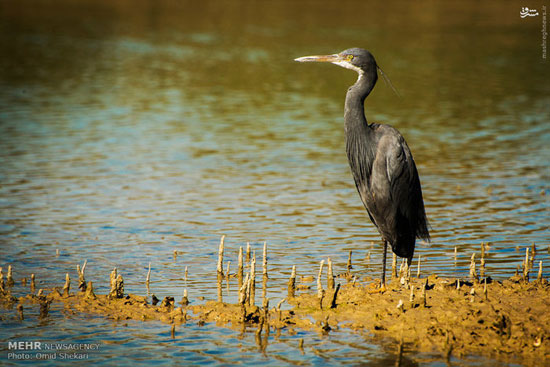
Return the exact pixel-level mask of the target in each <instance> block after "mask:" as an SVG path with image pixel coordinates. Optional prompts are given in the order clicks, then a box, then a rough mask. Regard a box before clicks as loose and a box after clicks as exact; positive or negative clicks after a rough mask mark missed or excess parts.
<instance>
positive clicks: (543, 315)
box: [0, 240, 550, 365]
mask: <svg viewBox="0 0 550 367" xmlns="http://www.w3.org/2000/svg"><path fill="white" fill-rule="evenodd" d="M222 243H223V240H222ZM220 247H221V249H220V259H221V260H219V261H218V269H217V270H218V273H217V274H218V276H217V281H218V289H219V290H220V289H221V283H222V282H223V281H224V280H227V279H228V278H227V277H228V276H229V277H231V278H233V277H237V278H239V279H238V281H239V287H238V289H239V301H238V302H237V303H234V304H230V303H225V302H223V301H222V298H221V292H219V293H218V295H219V297H218V300H206V301H204V302H203V303H199V304H197V303H198V301H197V302H192V303H193V304H190V302H189V300H188V299H187V296H186V295H184V297H183V298H182V299H181V300H175V299H174V298H173V297H165V298H164V299H163V300H158V299H156V297H154V296H152V297H146V296H140V295H133V294H127V293H125V292H124V280H123V277H122V275H121V274H117V270H116V269H114V270H113V272H112V273H111V276H110V289H111V290H110V292H109V293H108V294H103V295H102V294H95V292H94V290H93V287H94V286H93V284H92V282H86V280H85V276H84V268H85V265H84V266H83V267H82V269H81V268H80V266H79V267H77V269H78V271H77V275H78V282H77V286H76V287H75V286H73V287H74V288H76V289H71V279H70V276H69V275H68V274H67V276H66V282H65V286H64V287H63V288H54V289H50V290H38V292H36V289H35V285H34V277H31V283H30V287H29V293H28V294H26V295H23V296H20V297H14V296H12V294H11V291H10V289H11V287H12V286H13V284H14V278H13V275H12V274H11V273H12V272H11V269H10V271H9V273H8V277H7V278H6V280H5V281H4V274H3V273H1V274H0V275H1V283H0V286H1V287H0V307H2V308H4V309H16V310H17V311H18V314H19V317H20V318H21V319H23V318H24V314H25V310H27V309H29V308H35V307H38V308H39V310H40V317H48V310H49V307H50V305H51V304H52V303H58V304H61V305H63V306H64V307H65V308H66V309H69V310H72V311H73V312H81V313H91V314H98V315H102V316H104V317H107V318H109V319H113V320H140V321H149V320H157V321H161V322H163V323H166V324H169V325H171V328H172V333H173V334H174V333H175V330H176V327H180V325H182V324H185V323H187V322H192V323H198V324H200V323H210V322H213V323H216V324H217V325H219V326H223V327H230V328H233V329H240V330H243V331H244V330H255V331H256V335H257V337H258V338H260V340H261V338H262V336H263V337H264V338H265V337H266V336H268V335H269V333H271V332H276V333H280V332H285V331H288V332H294V331H295V330H296V329H304V330H313V331H316V332H318V333H320V334H328V333H330V332H332V331H334V330H340V331H342V330H346V331H349V332H350V333H355V332H360V333H362V334H363V335H367V336H368V337H367V339H371V340H372V342H373V343H377V342H380V341H381V340H389V341H390V342H391V343H393V344H394V345H395V351H396V354H397V357H398V358H399V356H400V355H401V354H402V353H403V351H406V352H414V351H418V352H428V353H434V354H437V355H441V356H443V357H444V358H450V357H451V356H456V357H459V358H464V357H468V356H485V357H490V358H494V359H496V360H499V361H502V362H513V363H521V364H524V365H541V364H542V365H545V364H549V363H550V340H549V339H548V338H549V336H550V318H548V311H549V310H550V306H549V304H548V300H549V299H550V285H549V284H548V281H547V280H546V279H544V278H542V277H541V276H540V274H541V272H539V276H538V277H537V278H536V279H533V280H530V279H529V270H530V269H531V268H532V267H533V266H532V265H533V262H531V265H529V261H528V260H529V256H528V255H526V262H525V263H524V270H523V271H522V272H518V274H516V275H515V276H514V277H512V278H510V279H507V280H503V281H495V280H492V279H491V278H490V277H480V276H478V274H477V271H476V262H475V256H472V264H473V265H472V267H471V269H470V276H469V277H468V278H467V279H449V278H440V277H438V276H437V275H435V274H432V275H430V276H428V277H420V274H418V276H417V277H412V276H411V274H410V273H411V272H410V270H409V269H406V268H401V269H400V271H399V272H398V271H397V269H396V266H395V263H394V267H393V269H392V271H391V281H389V282H388V284H387V285H386V288H385V289H384V290H382V291H381V290H380V287H379V282H378V280H375V279H371V278H368V277H366V278H363V279H357V278H356V277H355V276H353V275H352V274H351V273H350V272H349V269H350V268H351V254H350V262H349V266H348V272H346V273H344V274H340V275H337V276H335V275H333V273H332V265H331V262H330V259H327V260H328V261H327V262H328V266H327V269H326V272H325V271H324V267H323V265H324V261H322V262H321V264H320V269H319V273H318V274H314V275H312V276H310V277H305V278H304V277H303V278H302V279H301V280H300V279H297V278H296V274H295V272H294V271H293V275H292V276H291V278H290V279H289V281H288V296H287V297H286V298H285V299H283V300H269V299H268V298H266V292H265V289H266V284H267V281H268V274H267V262H266V261H265V260H264V263H263V269H264V271H263V272H262V276H261V277H262V280H263V282H262V289H263V292H262V296H261V298H260V297H258V296H255V279H256V277H260V275H259V274H258V276H256V274H255V263H256V260H255V256H254V257H253V258H250V257H247V258H246V259H245V260H244V261H243V259H242V258H241V257H244V256H243V255H242V251H241V252H240V254H239V255H240V256H239V258H240V261H239V270H238V271H237V273H236V274H224V273H223V266H222V265H223V248H222V247H223V245H222V244H221V245H220ZM247 254H248V251H247ZM482 256H483V254H482ZM265 258H266V257H265V251H264V259H265ZM482 259H483V257H482ZM245 261H250V266H249V267H248V268H246V266H243V263H244V262H245ZM525 264H527V266H526V267H525ZM245 268H246V269H247V270H248V272H247V273H246V276H243V275H244V269H245ZM540 268H542V264H540ZM315 278H317V289H311V288H312V287H311V286H308V285H306V284H305V283H308V282H309V283H311V281H312V280H315ZM325 280H326V282H325ZM19 281H21V282H22V283H23V282H25V284H26V282H27V281H26V279H25V280H22V279H20V280H19ZM304 282H305V283H304ZM324 284H326V287H323V285H324ZM275 302H276V303H275ZM283 303H287V305H288V306H290V307H288V306H287V307H285V309H282V308H281V305H282V304H283ZM288 308H290V309H288Z"/></svg>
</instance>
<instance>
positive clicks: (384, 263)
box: [380, 241, 388, 288]
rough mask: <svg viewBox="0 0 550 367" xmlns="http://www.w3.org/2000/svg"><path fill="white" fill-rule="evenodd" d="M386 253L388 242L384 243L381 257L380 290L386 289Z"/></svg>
mask: <svg viewBox="0 0 550 367" xmlns="http://www.w3.org/2000/svg"><path fill="white" fill-rule="evenodd" d="M387 253H388V241H384V255H383V256H382V279H381V281H380V288H383V287H384V288H385V287H386V255H387Z"/></svg>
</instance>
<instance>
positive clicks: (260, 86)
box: [0, 0, 550, 365]
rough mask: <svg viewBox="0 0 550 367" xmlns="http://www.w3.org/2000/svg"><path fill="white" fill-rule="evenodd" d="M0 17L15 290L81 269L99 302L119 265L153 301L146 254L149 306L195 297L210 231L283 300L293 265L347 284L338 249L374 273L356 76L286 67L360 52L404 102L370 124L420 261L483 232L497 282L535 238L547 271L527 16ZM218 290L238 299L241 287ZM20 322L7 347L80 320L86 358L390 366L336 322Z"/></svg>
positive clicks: (0, 217) (396, 7)
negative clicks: (265, 328)
mask: <svg viewBox="0 0 550 367" xmlns="http://www.w3.org/2000/svg"><path fill="white" fill-rule="evenodd" d="M0 7H1V8H2V11H0V18H1V21H0V30H1V31H2V32H0V44H1V46H2V50H4V52H3V54H2V57H0V70H2V71H1V72H0V83H1V86H2V87H1V88H0V145H1V147H2V149H0V161H1V164H0V167H1V169H0V208H1V209H0V248H1V252H2V257H1V261H0V262H1V264H0V266H3V267H5V266H7V265H8V264H12V265H13V266H14V276H15V277H16V279H20V278H21V277H24V276H27V277H28V276H30V274H31V273H35V274H36V282H37V288H46V287H51V286H60V287H61V286H62V285H63V281H64V275H65V273H66V272H71V274H73V272H74V269H75V266H76V264H77V263H80V264H82V263H83V262H84V261H85V260H87V261H88V266H87V274H86V277H87V279H88V280H91V281H93V283H94V285H96V289H97V292H101V293H105V292H107V291H108V274H109V273H110V271H111V270H112V269H113V268H114V267H115V266H116V267H118V269H119V271H120V272H121V273H122V274H123V276H124V279H125V288H126V290H127V291H129V292H134V293H138V294H146V293H147V289H146V284H145V279H146V275H147V271H148V264H149V262H150V263H151V275H150V282H149V287H150V290H151V293H153V294H155V295H156V296H158V297H159V298H160V299H162V298H164V297H165V296H174V297H175V298H176V299H180V298H181V295H182V294H183V291H184V289H187V290H188V292H189V299H190V301H191V302H201V301H200V300H199V297H200V296H203V297H205V298H206V299H216V297H218V288H217V287H215V286H214V284H215V281H216V278H215V273H216V269H215V264H216V254H217V251H216V250H217V244H218V241H219V238H220V236H221V235H222V234H225V235H227V238H226V257H225V258H226V260H230V261H231V263H232V264H237V254H238V251H239V247H240V246H243V247H244V244H245V243H246V242H247V241H251V245H252V250H253V251H256V252H257V255H259V254H260V251H261V250H262V244H263V241H267V243H268V259H269V282H268V284H267V296H268V297H270V298H271V299H273V300H277V302H278V300H280V299H281V298H283V297H284V294H285V286H286V281H287V279H288V277H289V276H290V270H291V268H292V266H293V265H296V267H297V272H298V275H299V276H302V275H313V274H315V273H316V271H317V269H318V263H319V261H320V260H321V259H323V258H326V257H328V256H330V257H331V258H332V260H333V262H334V267H335V272H342V271H344V270H345V264H346V260H347V253H348V251H349V250H353V253H354V257H355V258H354V269H353V270H354V272H355V273H356V274H357V275H358V276H359V277H361V278H362V277H364V276H376V275H377V274H378V272H379V269H378V267H377V266H376V264H379V262H380V261H379V259H380V256H381V246H380V244H379V242H378V241H379V238H378V234H377V232H376V230H375V229H374V227H373V226H372V225H371V224H370V223H369V220H368V218H367V217H366V213H365V211H364V209H363V208H362V207H360V204H359V199H358V197H357V194H356V192H355V188H354V186H353V183H352V178H351V175H350V173H349V168H348V166H347V162H346V157H345V153H344V145H343V144H344V143H343V141H344V137H343V122H342V121H343V117H342V116H343V106H342V100H343V98H344V95H345V91H346V88H347V87H348V85H350V84H351V83H353V81H354V78H355V76H353V75H350V74H348V73H347V72H345V71H342V70H339V69H338V68H332V67H330V66H327V67H326V68H321V69H317V68H297V66H296V64H295V63H294V62H293V61H292V60H293V59H294V58H295V57H297V56H300V55H304V54H316V53H330V52H336V51H338V50H341V49H344V48H347V47H352V46H361V47H365V48H368V49H370V50H372V51H373V53H374V54H375V55H376V57H377V60H378V61H379V62H380V64H381V66H382V67H383V69H384V71H385V72H386V73H387V74H389V76H390V77H391V79H392V81H393V83H394V84H395V85H396V87H397V88H398V90H399V91H400V93H401V94H402V95H403V98H402V99H398V98H396V97H395V96H394V95H393V94H392V92H391V89H390V88H388V87H387V86H385V85H384V83H379V85H378V86H377V87H376V88H375V89H374V91H373V94H372V95H371V96H370V97H369V100H368V101H367V105H366V114H367V118H368V119H369V121H371V122H374V121H376V122H382V123H388V124H391V125H394V126H395V127H397V128H398V129H399V130H400V131H401V132H402V134H403V135H404V136H405V138H406V139H407V141H408V143H409V145H410V147H411V149H412V151H413V154H414V156H415V159H416V163H417V166H418V169H419V173H420V178H421V180H422V187H423V191H424V196H425V201H426V209H427V214H428V218H429V220H430V223H431V225H432V235H433V243H431V244H429V245H428V244H422V243H421V244H417V254H418V255H421V256H422V259H423V260H422V269H423V271H425V272H430V273H432V272H437V273H439V274H442V275H447V276H465V275H466V274H467V272H468V265H469V258H470V256H471V253H472V252H474V251H476V252H479V250H480V245H481V243H482V242H489V243H490V246H489V247H488V252H487V255H486V256H487V264H486V267H487V273H488V274H489V275H491V276H492V277H494V278H502V277H507V276H510V275H511V274H512V273H513V272H514V270H515V268H516V265H517V264H519V263H520V262H521V258H522V254H524V252H523V251H524V248H525V247H527V246H530V245H531V243H532V242H534V243H536V244H537V246H538V249H539V252H538V253H537V259H540V260H543V261H544V263H546V262H547V260H548V252H547V251H546V250H547V247H548V246H549V245H550V244H549V243H548V229H547V226H548V225H547V223H548V222H549V219H550V218H549V217H550V214H549V199H548V198H549V197H550V195H549V194H550V191H549V189H548V182H549V180H550V165H549V163H548V162H549V160H548V157H549V156H550V151H549V147H550V144H549V142H550V129H549V124H548V120H549V119H550V111H549V110H548V107H547V106H548V105H549V104H550V103H549V102H550V90H549V87H548V83H547V82H544V81H548V76H549V74H548V73H549V72H548V68H547V67H546V65H545V64H544V63H543V62H542V60H541V56H540V49H539V43H540V42H539V39H540V29H539V26H540V23H537V22H536V19H535V18H533V19H521V18H520V17H519V14H518V12H519V8H518V9H516V8H515V6H512V5H511V4H510V5H507V4H500V3H499V4H498V5H496V4H495V5H493V4H485V3H483V4H479V3H477V2H471V3H470V2H466V3H464V2H461V3H456V4H454V3H453V4H448V3H436V4H434V3H429V6H426V4H425V3H423V2H414V3H410V4H408V3H407V4H404V3H400V4H393V3H384V4H378V3H371V2H364V1H362V2H355V1H339V2H335V3H330V4H329V3H323V4H313V3H309V2H306V3H295V2H286V1H281V2H270V3H261V4H260V5H258V4H251V3H249V2H244V1H232V2H227V3H219V2H216V3H213V2H209V1H203V2H200V3H195V2H192V3H191V2H180V3H177V4H173V3H171V2H165V1H156V2H148V1H143V2H138V3H135V2H127V1H122V0H118V1H114V2H101V1H100V2H89V3H88V2H84V3H82V4H81V6H76V5H74V4H65V2H64V1H59V3H58V4H57V5H55V4H50V3H47V4H46V3H41V2H40V1H38V2H36V3H35V4H33V6H26V5H25V4H19V3H15V2H9V3H3V4H2V5H0ZM510 14H514V16H511V15H510ZM455 246H456V247H458V257H457V261H456V263H455V262H454V247H455ZM517 246H518V247H517ZM56 250H59V255H56ZM174 250H177V254H178V256H177V257H173V256H172V255H173V251H174ZM289 254H291V256H289ZM366 258H370V259H371V261H370V262H369V261H367V260H366ZM415 263H416V260H415ZM373 264H374V265H373ZM185 267H188V269H189V274H188V276H184V269H185ZM233 267H235V266H234V265H233ZM544 274H545V276H548V274H549V272H548V270H547V268H546V267H545V268H544ZM219 290H220V291H221V294H220V296H221V297H223V299H224V301H226V302H236V301H237V291H238V286H237V279H235V278H231V279H229V281H228V282H227V283H226V284H222V286H221V287H220V288H219ZM14 292H16V293H17V292H22V286H21V285H20V283H17V284H16V288H15V289H14ZM14 312H15V311H14ZM32 312H36V314H37V315H38V310H36V311H32ZM8 314H9V315H11V311H10V312H8ZM12 316H13V317H11V316H8V319H9V320H10V321H8V322H7V323H6V328H3V330H6V331H2V333H1V334H0V335H2V338H3V339H8V338H11V337H12V336H13V335H15V334H17V335H19V336H21V337H25V336H27V337H28V336H29V335H38V336H40V337H41V338H44V340H46V339H47V340H66V338H68V337H67V336H66V334H67V331H66V330H67V329H71V330H74V334H73V335H72V336H70V337H69V339H70V341H74V339H82V340H92V341H99V342H101V343H102V346H103V347H102V348H103V349H102V350H101V353H98V355H97V356H94V358H95V359H94V361H103V360H106V359H107V358H109V359H111V358H114V359H115V360H120V361H121V362H124V361H128V362H130V361H132V362H135V361H140V360H147V359H148V358H150V356H151V354H153V353H158V355H159V357H158V359H159V362H161V363H170V361H171V357H176V358H179V359H185V360H186V361H189V363H191V362H193V363H212V362H214V363H218V364H223V363H225V362H227V363H230V362H235V361H242V360H245V362H248V358H250V362H248V363H250V364H254V363H265V364H272V365H279V364H281V363H286V362H284V361H286V360H287V359H288V360H293V361H302V362H305V363H311V364H318V363H327V364H341V363H345V362H348V363H354V364H357V363H362V362H360V361H365V360H366V361H372V363H373V364H380V365H384V364H385V362H387V361H386V360H384V359H385V358H390V359H391V358H393V357H394V354H393V352H386V351H381V350H380V348H378V347H374V346H370V345H365V344H364V337H362V336H360V335H355V336H353V335H348V334H347V333H345V332H342V333H341V334H340V332H336V333H331V335H330V337H319V336H317V335H312V334H310V333H304V332H301V331H296V334H293V333H291V332H288V333H285V332H283V333H282V334H281V335H280V337H277V338H275V337H273V338H272V337H270V338H269V340H268V341H267V347H266V348H265V355H264V354H262V352H260V353H258V349H257V345H256V341H255V339H254V335H253V333H250V334H249V333H245V334H243V335H241V336H239V335H237V334H236V333H235V334H233V333H232V332H230V331H227V330H220V329H217V328H216V327H215V326H213V325H204V326H202V327H199V326H196V325H188V326H186V327H185V330H186V331H185V333H183V332H182V333H178V332H176V339H175V341H173V340H170V341H169V339H170V337H169V336H170V329H169V327H165V326H159V325H156V324H155V325H151V324H149V323H145V324H143V323H129V324H128V325H129V327H128V328H123V327H122V325H118V324H116V323H115V324H113V323H111V322H110V321H106V320H102V319H101V318H96V317H91V316H78V317H76V316H75V317H76V318H69V319H67V320H64V319H61V318H59V316H61V314H60V312H59V311H57V312H56V311H55V309H54V310H52V311H51V312H50V313H49V316H48V317H47V318H45V319H43V320H41V321H38V320H37V316H36V317H34V318H33V316H32V314H31V315H29V316H28V317H26V318H25V322H24V323H23V324H19V323H16V322H15V321H14V320H16V318H17V314H16V313H13V315H12ZM10 317H11V318H10ZM44 324H48V326H45V325H44ZM82 325H84V326H82ZM159 327H160V328H163V327H164V329H162V330H164V331H163V332H159V331H158V329H159ZM178 335H180V336H181V339H178ZM239 338H240V339H239ZM300 339H304V340H305V346H304V355H302V354H301V353H300V349H299V348H298V341H299V340H300ZM345 343H349V344H345ZM121 344H124V345H125V347H124V348H120V345H121ZM237 344H238V345H240V348H241V349H240V350H238V351H236V350H235V345H237ZM132 345H133V346H132ZM362 347H364V348H365V349H362ZM128 350H132V353H128ZM335 350H338V351H335ZM244 356H246V359H245V358H244ZM388 356H389V357H388ZM406 357H407V358H408V357H409V356H406ZM411 357H412V358H413V360H414V361H419V360H422V358H424V357H423V356H417V355H414V356H411ZM426 358H427V360H428V362H427V363H431V362H433V360H429V358H428V357H426ZM379 360H382V362H380V363H378V362H377V361H379ZM435 360H437V359H435ZM281 361H283V362H281ZM435 363H437V362H435Z"/></svg>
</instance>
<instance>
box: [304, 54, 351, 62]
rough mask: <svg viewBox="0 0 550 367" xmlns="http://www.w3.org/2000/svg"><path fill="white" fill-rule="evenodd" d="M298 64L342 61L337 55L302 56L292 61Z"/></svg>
mask: <svg viewBox="0 0 550 367" xmlns="http://www.w3.org/2000/svg"><path fill="white" fill-rule="evenodd" d="M294 61H298V62H338V61H342V57H341V56H340V55H339V54H333V55H317V56H303V57H298V58H297V59H294Z"/></svg>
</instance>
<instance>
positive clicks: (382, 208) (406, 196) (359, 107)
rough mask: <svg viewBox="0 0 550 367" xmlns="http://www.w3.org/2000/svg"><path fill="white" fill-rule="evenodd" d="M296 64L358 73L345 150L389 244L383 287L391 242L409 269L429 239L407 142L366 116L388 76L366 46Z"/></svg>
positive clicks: (350, 95) (348, 104)
mask: <svg viewBox="0 0 550 367" xmlns="http://www.w3.org/2000/svg"><path fill="white" fill-rule="evenodd" d="M295 61H299V62H330V63H333V64H336V65H338V66H341V67H344V68H346V69H351V70H355V71H356V72H357V73H358V74H359V77H358V79H357V81H356V82H355V84H354V85H352V86H351V87H350V88H349V89H348V92H347V94H346V104H345V110H344V122H345V124H344V126H345V135H346V152H347V155H348V160H349V165H350V168H351V173H352V174H353V178H354V180H355V186H356V187H357V191H358V192H359V195H360V196H361V200H362V201H363V205H364V206H365V208H366V209H367V212H368V213H369V217H370V220H371V221H372V223H373V224H374V225H375V226H376V228H377V229H378V232H380V235H381V236H382V241H383V242H384V253H383V258H382V277H381V280H380V286H381V288H382V289H384V288H385V284H386V253H387V246H388V242H389V243H390V245H391V248H392V251H393V252H394V253H395V254H396V255H397V256H400V257H404V258H407V262H408V264H409V266H410V264H411V261H412V257H413V254H414V245H415V240H416V238H421V239H425V240H427V241H429V240H430V234H429V231H428V221H427V219H426V213H425V211H424V201H423V199H422V189H421V187H420V179H419V178H418V172H417V170H416V165H415V164H414V160H413V157H412V154H411V151H410V150H409V147H408V145H407V143H406V142H405V139H404V138H403V136H402V135H401V134H400V133H399V131H397V130H396V129H395V128H393V127H391V126H389V125H382V124H374V123H373V124H369V123H367V119H366V118H365V111H364V107H363V103H364V101H365V98H367V96H368V95H369V94H370V92H371V91H372V89H373V88H374V85H375V84H376V81H377V80H378V72H380V73H381V75H382V76H384V77H385V75H384V73H383V72H382V70H381V69H380V68H379V67H378V65H377V64H376V60H375V59H374V56H372V54H371V53H370V52H369V51H367V50H364V49H361V48H350V49H348V50H344V51H342V52H340V53H338V54H334V55H322V56H304V57H299V58H297V59H295Z"/></svg>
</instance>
